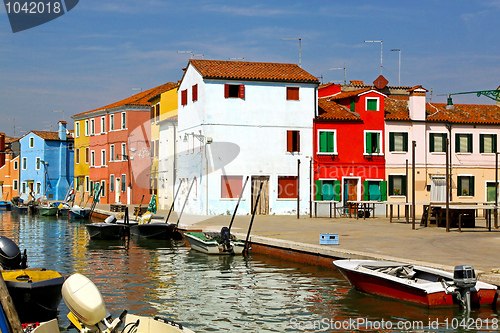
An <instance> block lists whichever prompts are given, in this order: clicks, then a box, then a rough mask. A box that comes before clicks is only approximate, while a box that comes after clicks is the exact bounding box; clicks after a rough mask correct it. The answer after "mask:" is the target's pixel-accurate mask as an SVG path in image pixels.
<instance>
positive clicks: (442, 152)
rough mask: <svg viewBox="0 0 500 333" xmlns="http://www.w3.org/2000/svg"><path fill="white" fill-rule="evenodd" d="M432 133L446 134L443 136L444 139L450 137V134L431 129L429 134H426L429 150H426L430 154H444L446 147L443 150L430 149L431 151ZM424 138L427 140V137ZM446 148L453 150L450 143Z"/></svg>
mask: <svg viewBox="0 0 500 333" xmlns="http://www.w3.org/2000/svg"><path fill="white" fill-rule="evenodd" d="M432 134H441V135H442V134H446V136H445V138H444V140H446V139H450V136H449V135H448V132H445V131H432V132H429V136H428V139H429V142H428V150H429V151H428V152H429V153H430V154H437V155H444V154H446V149H445V151H432V152H431V135H432ZM425 139H426V140H427V138H425ZM434 144H436V141H434ZM448 149H449V150H450V151H453V149H452V145H451V144H450V147H448Z"/></svg>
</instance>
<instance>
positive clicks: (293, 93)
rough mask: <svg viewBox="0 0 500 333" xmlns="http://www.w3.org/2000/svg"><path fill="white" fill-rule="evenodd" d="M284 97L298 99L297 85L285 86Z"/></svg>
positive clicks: (290, 99)
mask: <svg viewBox="0 0 500 333" xmlns="http://www.w3.org/2000/svg"><path fill="white" fill-rule="evenodd" d="M286 99H287V100H289V101H298V100H299V87H287V88H286Z"/></svg>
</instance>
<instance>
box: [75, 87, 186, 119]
mask: <svg viewBox="0 0 500 333" xmlns="http://www.w3.org/2000/svg"><path fill="white" fill-rule="evenodd" d="M177 85H178V83H177V82H168V83H165V84H162V85H160V86H157V87H154V88H151V89H148V90H146V91H141V92H140V93H138V94H135V95H132V96H130V97H127V98H125V99H122V100H121V101H118V102H115V103H112V104H109V105H106V106H103V107H100V108H97V109H94V110H90V111H85V112H82V113H78V114H75V115H74V116H73V117H75V116H81V115H84V114H87V113H92V112H96V111H101V110H107V109H113V108H117V107H120V106H126V105H136V106H150V105H151V102H149V100H150V99H151V98H152V97H154V96H156V95H159V94H161V93H163V92H165V91H167V90H170V89H172V88H175V87H177Z"/></svg>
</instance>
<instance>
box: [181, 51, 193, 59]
mask: <svg viewBox="0 0 500 333" xmlns="http://www.w3.org/2000/svg"><path fill="white" fill-rule="evenodd" d="M177 53H189V54H191V56H190V57H189V58H190V59H192V58H193V56H194V52H193V51H177Z"/></svg>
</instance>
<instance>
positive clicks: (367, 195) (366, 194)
mask: <svg viewBox="0 0 500 333" xmlns="http://www.w3.org/2000/svg"><path fill="white" fill-rule="evenodd" d="M368 186H369V184H368V181H367V180H365V181H364V182H363V201H368V200H370V193H369V192H370V191H369V187H368Z"/></svg>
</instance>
